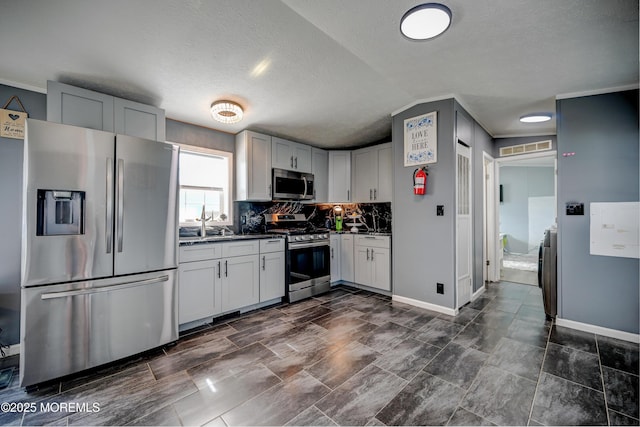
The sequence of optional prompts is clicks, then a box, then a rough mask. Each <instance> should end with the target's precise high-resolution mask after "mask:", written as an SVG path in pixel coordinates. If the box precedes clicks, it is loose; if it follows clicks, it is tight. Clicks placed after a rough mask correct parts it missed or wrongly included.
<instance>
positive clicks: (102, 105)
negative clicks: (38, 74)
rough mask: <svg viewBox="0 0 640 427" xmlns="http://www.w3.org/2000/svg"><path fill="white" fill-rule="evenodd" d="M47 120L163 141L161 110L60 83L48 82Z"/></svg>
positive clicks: (162, 111) (163, 117)
mask: <svg viewBox="0 0 640 427" xmlns="http://www.w3.org/2000/svg"><path fill="white" fill-rule="evenodd" d="M47 121H50V122H56V123H63V124H68V125H72V126H79V127H84V128H90V129H97V130H104V131H107V132H115V133H119V134H122V135H130V136H137V137H139V138H145V139H150V140H154V141H164V140H165V133H166V124H165V113H164V110H162V109H160V108H156V107H153V106H151V105H145V104H141V103H139V102H134V101H129V100H126V99H122V98H116V97H114V96H111V95H107V94H104V93H100V92H94V91H92V90H88V89H83V88H79V87H75V86H71V85H67V84H64V83H60V82H54V81H47Z"/></svg>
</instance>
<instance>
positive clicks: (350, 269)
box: [340, 234, 355, 282]
mask: <svg viewBox="0 0 640 427" xmlns="http://www.w3.org/2000/svg"><path fill="white" fill-rule="evenodd" d="M341 237H342V239H341V241H340V274H341V277H342V280H345V281H347V282H355V271H354V268H355V267H354V260H353V235H352V234H342V235H341Z"/></svg>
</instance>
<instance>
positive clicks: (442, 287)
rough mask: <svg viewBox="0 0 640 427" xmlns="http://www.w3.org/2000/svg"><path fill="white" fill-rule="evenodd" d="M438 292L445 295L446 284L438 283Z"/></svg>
mask: <svg viewBox="0 0 640 427" xmlns="http://www.w3.org/2000/svg"><path fill="white" fill-rule="evenodd" d="M436 292H437V293H439V294H442V295H444V283H436Z"/></svg>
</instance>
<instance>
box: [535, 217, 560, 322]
mask: <svg viewBox="0 0 640 427" xmlns="http://www.w3.org/2000/svg"><path fill="white" fill-rule="evenodd" d="M538 254H539V255H538V258H539V259H538V267H539V269H538V286H540V288H542V301H543V303H544V312H545V314H546V316H547V319H549V320H551V319H554V318H555V317H556V314H557V313H558V308H557V305H558V303H557V282H558V268H557V262H558V230H557V229H556V228H555V227H552V228H547V229H546V230H545V231H544V239H543V240H542V242H540V250H539V252H538Z"/></svg>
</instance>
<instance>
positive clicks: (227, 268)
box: [224, 261, 229, 277]
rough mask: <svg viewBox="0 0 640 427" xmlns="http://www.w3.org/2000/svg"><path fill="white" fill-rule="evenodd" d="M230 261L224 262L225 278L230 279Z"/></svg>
mask: <svg viewBox="0 0 640 427" xmlns="http://www.w3.org/2000/svg"><path fill="white" fill-rule="evenodd" d="M228 264H229V261H225V262H224V277H229V265H228Z"/></svg>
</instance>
